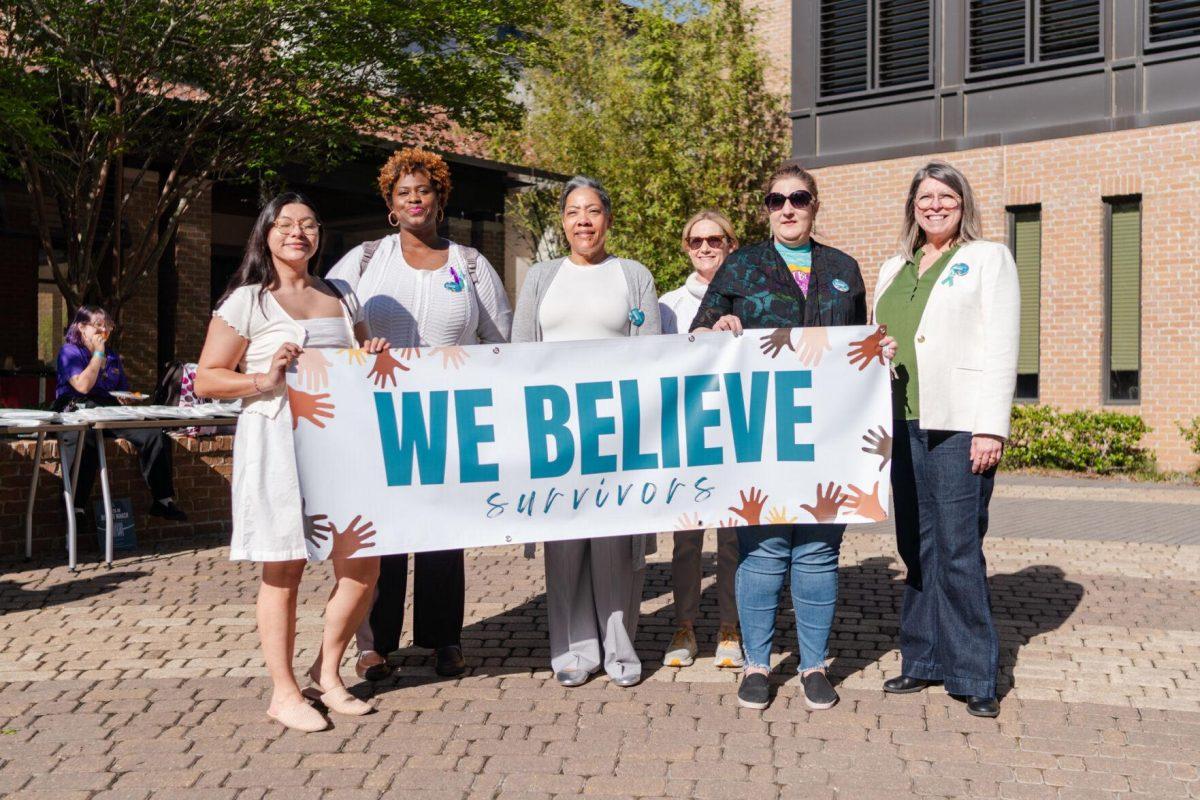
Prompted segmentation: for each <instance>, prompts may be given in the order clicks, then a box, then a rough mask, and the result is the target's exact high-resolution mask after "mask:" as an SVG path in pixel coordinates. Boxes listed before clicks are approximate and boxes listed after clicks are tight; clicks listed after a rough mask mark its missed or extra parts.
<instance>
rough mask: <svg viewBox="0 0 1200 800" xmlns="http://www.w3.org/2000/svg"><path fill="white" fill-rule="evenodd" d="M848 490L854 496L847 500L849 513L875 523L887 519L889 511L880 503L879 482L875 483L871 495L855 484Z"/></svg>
mask: <svg viewBox="0 0 1200 800" xmlns="http://www.w3.org/2000/svg"><path fill="white" fill-rule="evenodd" d="M848 488H849V489H850V492H851V494H852V495H853V496H852V497H848V498H847V499H846V510H847V511H851V512H853V513H855V514H858V515H859V516H860V517H866V518H867V519H870V520H874V521H875V522H882V521H883V520H885V519H887V509H886V508H884V507H883V504H882V503H880V502H879V481H875V485H874V486H873V487H871V491H870V493H867V492H864V491H863V490H862V489H860V488H858V487H857V486H855V485H854V484H853V483H852V484H850V485H849V487H848Z"/></svg>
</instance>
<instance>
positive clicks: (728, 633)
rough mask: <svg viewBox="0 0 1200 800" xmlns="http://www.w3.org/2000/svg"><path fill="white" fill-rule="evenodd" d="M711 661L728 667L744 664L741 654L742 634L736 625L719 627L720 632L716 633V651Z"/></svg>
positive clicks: (738, 667)
mask: <svg viewBox="0 0 1200 800" xmlns="http://www.w3.org/2000/svg"><path fill="white" fill-rule="evenodd" d="M713 663H714V664H716V665H717V666H718V667H722V668H728V669H741V668H742V666H743V665H745V663H746V662H745V659H744V657H743V656H742V634H741V633H740V632H739V631H738V629H737V626H736V625H733V626H730V627H724V626H722V627H721V632H720V633H719V634H718V635H717V653H716V656H715V657H714V658H713Z"/></svg>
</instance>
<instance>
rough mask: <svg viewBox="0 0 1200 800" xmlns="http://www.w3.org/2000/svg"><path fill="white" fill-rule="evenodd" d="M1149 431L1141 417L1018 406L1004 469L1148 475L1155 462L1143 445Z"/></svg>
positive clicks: (1049, 407) (1015, 410)
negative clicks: (1148, 470) (1152, 462)
mask: <svg viewBox="0 0 1200 800" xmlns="http://www.w3.org/2000/svg"><path fill="white" fill-rule="evenodd" d="M1149 432H1150V428H1149V426H1147V425H1146V423H1145V421H1143V420H1142V418H1141V417H1139V416H1137V415H1135V414H1120V413H1116V412H1112V411H1068V412H1061V411H1059V410H1058V409H1056V408H1053V407H1051V406H1042V405H1018V406H1014V407H1013V412H1012V433H1011V435H1010V438H1009V444H1008V448H1007V450H1006V451H1005V454H1004V465H1005V466H1006V467H1045V468H1051V469H1065V470H1072V471H1075V472H1093V473H1099V474H1107V473H1110V472H1133V471H1138V470H1143V469H1146V468H1147V467H1148V466H1149V464H1150V459H1149V456H1148V454H1147V453H1146V451H1145V450H1143V449H1142V448H1141V440H1142V437H1143V436H1145V435H1146V434H1147V433H1149Z"/></svg>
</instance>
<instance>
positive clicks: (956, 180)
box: [900, 161, 983, 261]
mask: <svg viewBox="0 0 1200 800" xmlns="http://www.w3.org/2000/svg"><path fill="white" fill-rule="evenodd" d="M926 178H933V179H934V180H935V181H938V182H940V183H944V184H946V186H948V187H950V189H951V190H952V191H953V192H954V193H955V194H957V195H958V196H959V197H960V198H962V202H961V203H960V204H959V208H960V209H961V210H962V219H960V220H959V222H958V235H957V236H956V237H955V242H956V243H958V244H967V243H969V242H974V241H975V240H977V239H982V238H983V223H981V222H980V221H979V208H978V207H977V206H976V205H975V194H974V193H973V192H972V191H971V184H970V183H968V182H967V176H966V175H963V174H962V173H961V172H959V171H958V170H957V169H956V168H954V167H952V166H950V165H949V164H947V163H946V162H945V161H930V162H929V163H928V164H926V165H925V166H923V167H921V168H920V169H919V170H917V172H916V174H915V175H913V179H912V182H911V183H910V184H909V185H908V199H907V200H906V201H905V202H904V227H903V228H902V229H901V231H900V254H901V255H903V256H904V258H905V259H906V260H908V261H912V258H913V254H914V253H916V252H917V250H918V249H920V248H921V247H922V246H923V245H924V244H925V231H923V230H921V226H920V225H918V224H917V189H919V188H920V187H921V181H923V180H925V179H926Z"/></svg>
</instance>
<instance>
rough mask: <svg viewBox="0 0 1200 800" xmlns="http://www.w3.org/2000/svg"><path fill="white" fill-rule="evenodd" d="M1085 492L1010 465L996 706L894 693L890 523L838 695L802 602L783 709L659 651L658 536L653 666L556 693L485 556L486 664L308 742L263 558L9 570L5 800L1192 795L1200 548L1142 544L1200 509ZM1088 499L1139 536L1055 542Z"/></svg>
mask: <svg viewBox="0 0 1200 800" xmlns="http://www.w3.org/2000/svg"><path fill="white" fill-rule="evenodd" d="M1074 488H1082V489H1088V488H1093V487H1071V486H1055V485H1050V484H1038V483H1036V482H1034V483H1033V484H1028V483H1014V485H1013V486H1012V487H1010V488H1009V489H1008V490H1006V491H1009V492H1017V491H1020V492H1024V494H1018V495H1009V496H1007V497H1006V496H1004V495H1003V494H998V497H997V501H996V503H995V504H994V506H993V508H994V519H993V529H992V530H993V534H994V535H990V536H989V541H988V545H987V555H988V559H989V571H990V573H991V586H992V592H993V602H994V606H995V612H996V618H997V622H998V626H999V629H1000V634H1001V640H1002V659H1001V660H1002V663H1003V665H1004V670H1003V675H1002V679H1001V686H1002V689H1001V691H1002V692H1003V693H1004V695H1005V698H1004V701H1003V703H1002V706H1001V708H1002V713H1001V715H1000V717H999V718H998V719H996V720H982V719H976V718H972V717H969V716H968V715H967V714H966V713H965V711H964V709H963V708H962V706H961V705H959V704H958V703H957V702H955V701H954V700H952V699H951V698H949V697H947V696H946V695H945V693H944V692H941V691H936V690H935V691H931V692H928V693H925V694H919V695H909V696H905V697H891V696H885V695H884V694H883V693H882V692H881V691H880V690H879V684H880V682H881V681H882V679H883V678H884V677H885V676H890V675H893V674H896V672H897V671H898V665H899V659H898V655H897V652H896V650H895V637H896V620H897V610H898V601H899V597H900V586H901V583H900V577H901V571H900V567H899V565H898V562H897V561H896V559H895V558H894V555H893V553H894V551H893V547H892V542H891V537H890V535H889V533H888V532H887V531H886V530H884V529H882V528H880V527H878V526H875V527H872V528H867V527H861V528H858V529H856V530H855V531H854V532H852V533H851V534H849V535H848V536H847V539H846V543H845V547H844V548H843V555H842V566H841V581H842V583H841V597H840V601H839V608H838V616H837V621H836V623H835V629H834V639H833V641H832V642H831V655H832V657H833V661H832V665H831V671H832V672H833V674H834V675H835V676H837V678H838V680H839V682H840V687H839V690H840V692H841V694H842V702H841V704H840V705H839V706H837V707H836V708H834V709H833V710H831V711H824V712H809V711H807V710H806V709H805V708H804V705H803V700H802V699H801V697H800V695H799V687H798V685H797V684H798V681H797V679H796V675H795V667H796V660H795V657H794V655H793V646H794V641H795V637H794V633H793V626H792V623H791V620H790V618H789V617H788V616H787V615H785V616H783V617H781V634H780V638H779V640H778V643H779V644H782V646H783V647H782V653H781V654H780V656H779V659H778V660H779V662H780V669H779V670H778V671H777V673H776V676H775V681H776V683H777V687H778V697H777V699H776V701H775V703H774V705H773V706H772V707H771V708H770V709H769V710H768V711H766V712H751V711H747V710H744V709H739V708H738V707H737V703H736V697H735V678H734V676H733V675H732V674H730V673H728V672H725V671H718V670H716V669H714V668H713V667H712V665H711V659H708V660H706V659H701V660H700V662H699V663H698V664H697V666H695V667H693V668H690V669H687V670H678V671H677V670H673V669H668V668H664V667H661V666H656V665H655V662H654V658H655V656H657V655H658V654H660V653H661V651H662V648H663V646H664V645H665V644H666V642H667V640H668V639H669V638H670V634H671V623H672V606H671V596H670V585H669V548H670V545H669V542H668V541H667V540H666V538H665V537H664V539H663V541H662V545H663V547H662V549H661V551H660V553H659V555H658V556H657V557H656V560H655V561H654V562H653V563H651V565H650V566H649V569H648V574H647V583H646V592H645V597H644V603H643V606H642V612H643V617H642V625H641V628H640V631H639V639H638V646H639V650H640V651H641V653H642V655H643V658H644V659H645V665H646V669H647V672H648V673H649V674H648V678H647V680H646V682H644V683H643V684H642V685H641V686H638V687H636V688H634V689H626V690H623V689H619V688H617V687H615V686H613V685H611V684H609V682H608V681H607V680H606V679H604V678H598V679H595V680H593V681H592V682H591V683H589V684H588V685H587V686H584V687H582V688H579V689H574V690H566V689H563V688H561V687H559V686H558V685H557V684H556V683H555V682H554V680H553V678H552V676H551V675H550V673H549V671H548V669H547V665H546V661H547V650H546V643H545V616H544V612H545V609H544V603H543V598H542V596H541V564H540V561H526V560H524V559H523V558H521V556H520V552H519V548H492V549H486V550H475V551H471V552H470V554H469V558H468V598H467V600H468V605H467V612H468V627H467V631H466V634H465V637H464V644H465V647H466V650H467V657H468V662H469V664H470V672H469V674H468V675H467V676H466V677H464V678H462V679H460V680H457V681H445V680H441V679H438V678H436V677H435V676H434V675H433V672H432V669H431V667H430V665H429V663H428V658H427V656H426V654H424V653H423V652H422V651H417V650H414V649H411V648H407V649H405V650H402V651H401V653H400V655H399V657H398V662H399V663H400V665H401V670H400V673H399V675H398V676H397V677H396V678H394V679H392V680H391V681H389V682H387V683H383V684H379V685H377V686H376V687H375V688H374V693H375V698H374V702H375V703H376V704H377V705H378V707H379V712H378V713H377V714H374V715H371V716H369V717H365V718H361V719H357V720H348V719H345V718H335V719H334V723H335V727H334V728H333V729H332V730H330V731H327V732H324V733H320V734H310V735H300V734H294V733H292V732H283V731H282V730H281V729H279V728H278V727H277V726H276V725H274V724H273V723H270V722H269V721H268V720H267V719H266V718H265V716H264V715H263V710H264V708H265V702H266V701H265V698H266V695H267V685H266V682H265V680H264V678H263V668H262V663H261V659H260V657H259V655H258V651H257V642H256V637H255V634H254V624H253V605H252V604H253V596H254V587H255V576H256V573H255V571H254V569H253V567H251V566H250V565H246V564H231V563H229V562H228V561H226V560H225V551H224V549H223V548H221V547H219V546H213V547H205V548H202V549H196V550H181V551H176V552H169V553H163V554H158V555H148V556H142V557H138V558H128V559H123V560H121V561H120V562H118V563H117V564H116V565H115V566H114V567H113V569H112V570H105V569H103V568H98V567H94V566H89V567H86V568H84V569H83V571H82V572H81V573H80V574H79V575H77V576H72V575H70V574H69V573H68V572H67V571H66V570H65V569H63V568H61V567H58V566H54V567H49V566H45V565H40V566H35V567H27V565H16V566H15V568H16V569H18V570H19V571H11V570H10V571H8V572H6V573H5V574H4V575H2V576H0V611H2V614H3V616H2V617H0V797H9V798H43V797H44V798H54V800H73V799H74V798H79V799H80V800H83V799H84V798H87V800H98V799H99V798H134V799H135V800H146V799H147V798H185V799H186V798H214V799H215V800H221V799H222V798H229V799H230V800H232V799H233V798H239V799H240V798H255V799H256V800H257V799H258V798H264V797H274V796H286V797H287V798H288V800H303V798H308V797H313V798H318V797H319V798H322V800H338V799H339V798H359V797H363V798H367V797H371V798H374V797H395V798H400V797H403V798H421V797H452V798H460V797H479V798H548V797H552V796H577V795H583V796H586V797H589V798H599V797H680V796H687V797H699V798H723V797H730V798H749V799H752V798H760V797H762V798H777V797H805V798H830V799H832V798H837V799H838V800H846V799H847V798H854V799H855V800H871V798H877V797H878V798H886V800H903V798H909V797H923V798H930V797H947V798H949V797H995V798H1006V799H1011V800H1023V799H1024V798H1034V799H1035V800H1036V799H1039V798H1054V799H1055V800H1076V799H1077V798H1118V797H1121V798H1124V797H1144V798H1167V797H1192V798H1200V773H1198V772H1197V767H1196V765H1197V764H1198V763H1200V611H1198V610H1197V609H1198V607H1200V546H1196V545H1194V544H1183V545H1180V544H1167V543H1161V542H1159V543H1155V542H1147V541H1146V539H1147V537H1148V536H1150V535H1152V534H1153V535H1155V536H1159V537H1161V538H1163V539H1164V541H1165V540H1168V539H1180V540H1184V541H1195V539H1194V538H1193V537H1195V536H1196V531H1195V527H1196V524H1195V523H1194V522H1189V521H1188V520H1187V519H1186V518H1185V517H1186V515H1184V516H1179V515H1177V514H1176V512H1177V511H1178V510H1180V509H1184V510H1188V511H1194V510H1195V509H1194V505H1196V503H1193V502H1191V501H1190V500H1188V501H1186V502H1184V501H1183V500H1180V501H1178V502H1174V503H1170V502H1166V501H1163V500H1162V498H1160V497H1158V496H1157V495H1153V494H1151V495H1142V497H1141V498H1139V495H1138V493H1139V492H1141V491H1142V489H1139V488H1138V487H1131V488H1132V491H1133V493H1132V494H1129V495H1123V494H1121V493H1120V492H1116V494H1114V493H1113V492H1110V493H1109V494H1108V495H1107V496H1106V498H1105V499H1097V498H1096V497H1088V496H1086V493H1085V494H1083V495H1081V494H1079V493H1075V494H1072V493H1071V492H1072V491H1073V489H1074ZM1101 488H1103V487H1101ZM1064 491H1065V492H1066V494H1063V492H1064ZM1114 491H1115V490H1114ZM1190 496H1193V495H1191V494H1189V492H1187V491H1183V492H1182V494H1181V497H1184V498H1187V497H1190ZM1143 498H1144V499H1147V500H1150V501H1151V502H1135V501H1136V500H1138V499H1143ZM1189 506H1191V508H1189ZM1088 514H1090V515H1091V516H1087V515H1088ZM1081 515H1083V517H1084V518H1085V519H1091V520H1095V521H1097V523H1096V524H1097V525H1099V527H1098V528H1096V527H1095V526H1093V531H1092V532H1093V533H1094V534H1095V535H1097V536H1104V537H1110V538H1111V537H1121V538H1124V539H1127V540H1129V541H1100V540H1097V539H1091V540H1082V539H1068V538H1066V537H1063V536H1060V537H1058V538H1044V537H1045V536H1046V535H1047V534H1049V533H1057V532H1059V531H1061V530H1064V529H1070V530H1075V529H1076V528H1079V529H1081V532H1082V533H1086V532H1087V531H1084V530H1082V529H1083V528H1086V527H1087V525H1084V524H1081V523H1078V519H1079V518H1080V517H1081ZM1101 522H1103V523H1104V524H1102V525H1101V524H1100V523H1101ZM1088 524H1091V523H1088ZM709 552H711V544H710V549H709ZM10 566H13V565H10ZM713 568H714V564H713V563H712V561H711V558H710V559H709V562H708V563H707V566H706V574H707V575H708V577H707V578H706V587H707V590H706V594H705V597H704V601H703V604H702V613H703V615H704V619H703V620H702V621H701V623H700V624H699V626H698V627H699V634H700V638H701V642H702V647H703V646H704V642H709V643H710V644H709V647H711V640H712V637H713V635H714V634H715V632H716V625H717V622H716V598H715V595H714V593H713V591H712V586H711V582H712V575H711V573H712V570H713ZM307 577H308V580H307V583H306V585H305V587H304V590H303V594H302V598H301V609H300V617H301V620H300V625H299V639H300V642H299V646H300V649H301V653H300V655H299V660H298V664H300V665H304V664H306V663H307V659H310V658H311V657H312V654H313V652H314V651H315V647H316V644H317V637H318V631H319V627H320V612H321V603H322V601H323V599H324V596H325V593H326V592H327V590H328V588H327V587H328V568H327V567H326V566H315V567H313V568H311V569H310V572H309V575H308V576H307ZM709 652H710V653H711V650H709ZM370 690H371V687H368V686H366V685H362V686H360V687H359V689H357V690H356V691H366V692H369V691H370Z"/></svg>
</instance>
